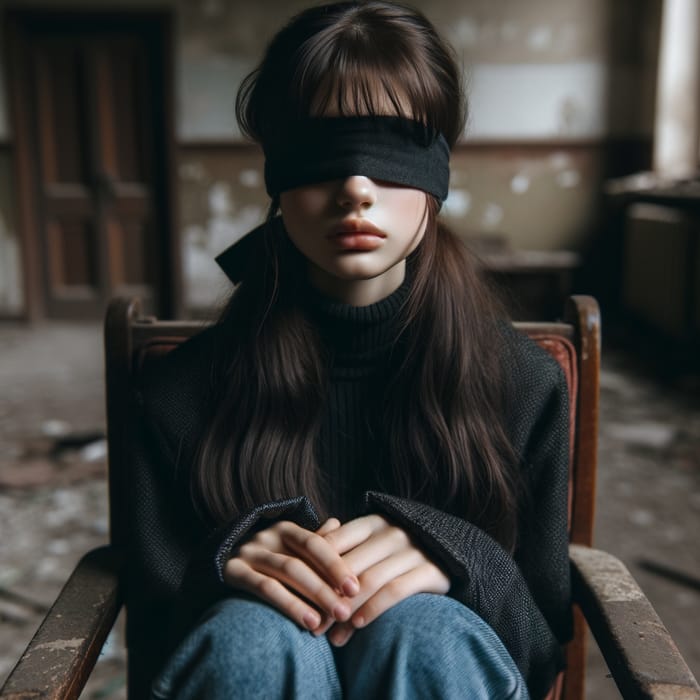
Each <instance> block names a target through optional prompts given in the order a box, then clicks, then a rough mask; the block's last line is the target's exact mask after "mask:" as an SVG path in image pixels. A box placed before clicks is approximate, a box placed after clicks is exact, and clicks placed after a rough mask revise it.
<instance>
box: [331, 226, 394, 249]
mask: <svg viewBox="0 0 700 700" xmlns="http://www.w3.org/2000/svg"><path fill="white" fill-rule="evenodd" d="M329 238H331V239H332V240H333V241H334V242H335V243H336V245H338V247H339V248H341V249H342V250H374V249H375V248H379V246H381V245H382V242H383V240H384V239H385V238H386V233H384V231H382V230H381V229H380V228H379V227H377V226H375V225H374V224H373V223H372V222H371V221H368V220H366V219H347V220H346V221H343V222H341V223H340V225H339V226H337V227H336V228H335V229H333V232H332V233H331V234H330V236H329Z"/></svg>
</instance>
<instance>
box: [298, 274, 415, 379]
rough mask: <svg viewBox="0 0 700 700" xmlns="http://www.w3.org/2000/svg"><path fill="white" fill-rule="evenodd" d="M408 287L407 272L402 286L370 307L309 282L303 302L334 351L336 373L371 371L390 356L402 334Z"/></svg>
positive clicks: (328, 346) (325, 341) (329, 347)
mask: <svg viewBox="0 0 700 700" xmlns="http://www.w3.org/2000/svg"><path fill="white" fill-rule="evenodd" d="M409 289H410V281H409V274H408V271H407V274H406V277H404V280H403V282H402V283H401V285H400V286H399V288H398V289H396V291H394V292H393V293H392V294H390V295H389V296H388V297H385V298H384V299H381V300H380V301H378V302H376V303H374V304H370V305H369V306H352V305H350V304H345V303H342V302H339V301H336V300H334V299H330V298H329V297H327V296H325V295H323V294H322V293H321V292H319V291H318V290H316V289H315V288H314V287H312V286H311V285H310V284H309V285H307V287H306V290H305V293H304V295H303V302H302V303H303V304H304V306H305V307H306V311H307V313H308V315H309V318H310V319H311V321H312V322H313V323H314V325H315V326H316V327H317V329H318V331H319V334H320V336H321V339H322V340H323V342H324V343H325V345H326V347H327V348H328V350H329V351H330V353H331V356H332V366H333V374H335V375H337V374H340V375H347V374H350V375H353V376H354V375H356V374H365V373H369V372H372V370H373V369H376V368H378V366H379V365H380V363H381V361H382V359H384V358H386V357H388V355H389V353H390V351H391V348H392V347H393V345H394V343H395V341H396V339H397V336H398V333H399V327H398V326H399V324H398V317H399V312H400V310H401V307H402V306H403V304H404V302H405V301H406V299H407V297H408V291H409Z"/></svg>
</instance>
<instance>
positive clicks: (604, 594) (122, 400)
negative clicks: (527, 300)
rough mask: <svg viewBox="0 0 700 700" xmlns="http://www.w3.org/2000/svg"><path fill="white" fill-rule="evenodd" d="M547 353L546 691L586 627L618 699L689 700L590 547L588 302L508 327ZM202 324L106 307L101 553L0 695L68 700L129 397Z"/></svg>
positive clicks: (122, 492) (612, 564)
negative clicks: (555, 469)
mask: <svg viewBox="0 0 700 700" xmlns="http://www.w3.org/2000/svg"><path fill="white" fill-rule="evenodd" d="M516 326H517V327H519V328H520V329H521V330H522V331H524V332H525V333H527V334H528V335H530V336H531V337H532V338H533V339H534V340H535V341H536V342H538V343H539V344H540V345H542V346H543V347H544V348H545V349H547V350H548V351H549V352H550V353H552V355H553V356H554V357H555V358H556V359H557V360H558V361H559V362H560V364H561V365H562V367H563V368H564V371H565V373H566V375H567V380H568V382H569V388H570V394H571V399H572V406H571V408H572V412H571V434H572V437H573V440H572V453H571V479H570V509H569V512H570V518H569V521H570V522H569V525H570V527H569V530H570V542H571V546H570V559H571V566H572V576H573V595H574V602H575V612H574V614H575V637H574V639H573V641H572V642H571V643H570V644H569V645H568V649H567V655H568V662H569V663H568V669H567V671H566V672H565V674H564V675H563V677H560V679H559V681H558V683H557V686H556V687H555V689H554V690H553V692H552V693H551V694H550V695H551V696H552V697H557V698H563V699H565V700H582V698H583V681H584V670H585V628H586V623H587V625H588V626H589V627H590V628H591V630H592V631H593V634H594V636H595V638H596V640H597V643H598V645H599V646H600V649H601V651H602V653H603V656H604V657H605V659H606V662H607V664H608V666H609V669H610V671H611V673H612V676H613V678H614V679H615V682H616V683H617V685H618V688H619V689H620V692H621V694H622V696H623V697H625V698H658V699H659V700H660V699H661V698H664V699H666V698H683V699H684V700H690V699H696V700H698V699H700V687H699V686H698V684H697V681H696V680H695V678H694V677H693V675H692V673H691V672H690V670H689V669H688V667H687V665H686V664H685V662H684V660H683V658H682V657H681V656H680V654H679V652H678V650H677V648H676V646H675V644H674V643H673V640H672V639H671V637H670V635H669V633H668V632H667V630H666V628H665V627H664V625H663V623H662V622H661V620H660V619H659V617H658V616H657V615H656V613H655V611H654V610H653V608H652V607H651V605H650V603H649V602H648V600H647V599H646V597H645V596H644V594H643V593H642V591H641V590H640V589H639V587H638V586H637V584H636V583H635V581H634V580H633V579H632V577H631V575H630V574H629V572H628V571H627V569H626V568H625V567H624V566H623V565H622V564H621V563H620V562H619V561H618V560H617V559H616V558H615V557H613V556H611V555H610V554H607V553H605V552H601V551H597V550H595V549H591V542H592V533H593V507H594V498H595V471H596V452H597V429H598V381H599V369H600V364H599V363H600V317H599V312H598V306H597V303H596V301H595V300H594V299H592V298H591V297H585V296H578V297H570V298H569V299H568V301H567V307H566V310H565V322H562V323H518V324H516ZM201 328H202V324H197V323H193V322H163V321H157V320H155V319H153V318H143V317H142V316H141V313H140V304H139V302H138V300H135V299H132V300H127V299H116V300H114V301H113V302H112V303H111V304H110V306H109V309H108V312H107V318H106V323H105V353H106V381H107V421H108V438H109V485H110V509H111V512H110V527H111V530H110V544H109V545H108V546H106V547H102V548H99V549H96V550H93V551H91V552H89V553H88V554H86V555H85V557H84V558H83V559H82V560H81V561H80V563H79V564H78V565H77V567H76V569H75V571H74V572H73V574H72V576H71V577H70V579H69V580H68V582H67V583H66V585H65V587H64V588H63V590H62V592H61V594H60V595H59V597H58V598H57V600H56V602H55V603H54V605H53V607H52V608H51V610H50V611H49V613H48V614H47V615H46V618H45V619H44V621H43V622H42V623H41V626H40V627H39V629H38V631H37V632H36V634H35V636H34V638H33V639H32V641H31V642H30V644H29V646H28V647H27V649H26V651H25V652H24V654H23V656H22V657H21V659H20V660H19V662H18V663H17V665H16V667H15V668H14V670H13V671H12V673H11V674H10V676H9V677H8V679H7V681H6V683H5V685H4V686H3V688H2V690H0V698H2V699H3V700H10V699H12V700H19V699H20V698H21V699H25V698H76V697H78V695H79V694H80V691H81V689H82V687H83V686H84V684H85V682H86V680H87V677H88V676H89V674H90V672H91V670H92V667H93V665H94V663H95V661H96V659H97V656H98V654H99V652H100V649H101V648H102V645H103V643H104V640H105V638H106V636H107V634H108V632H109V630H110V629H111V627H112V625H113V623H114V621H115V618H116V616H117V613H118V612H119V609H120V607H121V605H122V596H121V591H120V581H121V580H122V578H123V576H124V571H125V566H126V557H125V556H124V548H125V531H126V530H125V523H124V522H123V518H124V512H125V509H124V508H123V502H124V501H123V499H125V498H126V497H127V495H128V493H129V491H128V484H126V483H124V475H125V473H126V470H125V469H124V465H123V462H124V454H125V451H124V446H125V445H126V444H128V440H129V435H128V434H127V432H126V431H127V429H126V425H127V421H125V420H124V419H123V418H124V416H125V411H127V410H128V406H129V396H130V392H131V390H132V386H133V384H134V379H135V377H136V375H137V374H138V372H141V371H148V370H147V368H148V360H149V358H151V357H153V356H154V355H156V354H159V353H163V352H168V351H169V350H171V349H172V348H173V347H175V346H176V345H177V344H178V343H180V342H182V341H183V340H185V339H186V338H188V337H190V336H191V335H193V334H195V333H196V332H197V331H199V330H200V329H201Z"/></svg>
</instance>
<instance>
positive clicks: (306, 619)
mask: <svg viewBox="0 0 700 700" xmlns="http://www.w3.org/2000/svg"><path fill="white" fill-rule="evenodd" d="M461 86H462V82H461V77H460V73H459V70H458V69H457V66H456V62H455V59H454V56H453V54H452V52H451V50H450V49H449V47H448V46H447V45H446V44H445V42H444V41H443V40H442V39H441V38H440V37H439V36H438V34H437V33H436V31H435V29H434V27H433V26H432V25H431V24H430V23H429V22H428V20H427V19H426V18H425V17H424V16H423V15H422V14H420V13H419V12H417V11H415V10H412V9H409V8H407V7H404V6H402V5H399V4H396V3H393V2H379V1H376V0H370V1H368V2H341V3H338V4H331V5H325V6H321V7H314V8H311V9H308V10H306V11H304V12H302V13H301V14H299V15H297V16H296V17H294V18H293V19H292V20H291V21H290V22H289V23H288V24H287V25H286V26H285V27H284V28H283V29H282V30H281V31H279V33H278V34H277V35H276V36H275V37H274V38H273V40H272V42H271V43H270V45H269V47H268V49H267V51H266V53H265V56H264V58H263V60H262V63H261V64H260V66H259V68H258V69H257V70H255V71H254V72H253V73H252V74H251V75H249V76H248V77H247V78H246V79H245V81H244V82H243V84H242V86H241V88H240V90H239V92H238V96H237V116H238V120H239V123H240V125H241V128H242V131H243V132H244V133H245V134H246V135H247V136H249V137H250V138H251V139H253V140H255V141H256V142H257V143H259V144H260V145H261V146H262V148H263V151H264V154H265V183H266V187H267V190H268V193H269V195H270V197H271V204H270V210H269V216H268V218H267V220H266V222H265V223H264V224H263V225H262V226H260V227H259V228H258V229H256V230H254V231H253V232H251V233H250V234H248V236H246V237H245V238H244V239H243V240H242V241H241V242H240V243H238V244H237V245H235V246H233V248H231V249H229V250H228V251H226V252H225V253H224V254H223V255H222V256H220V258H219V262H220V264H221V265H222V267H223V268H224V270H225V271H226V272H227V273H228V274H229V276H230V277H231V279H232V280H233V281H234V282H235V283H236V287H235V290H234V292H233V294H232V297H231V300H230V303H229V304H228V305H227V308H226V309H225V310H224V312H223V314H222V316H221V318H220V320H219V322H218V323H216V324H214V325H213V326H211V327H209V328H208V329H207V330H205V331H203V332H201V333H200V334H198V335H197V336H196V337H195V338H194V339H192V340H191V341H188V342H187V343H185V344H184V345H182V346H181V347H180V348H178V349H177V350H175V351H174V352H172V353H170V354H169V355H167V356H166V357H165V358H164V359H163V360H161V361H159V362H158V363H157V364H156V366H155V367H153V368H152V370H151V371H149V372H148V373H147V377H146V379H145V381H144V384H143V386H142V387H141V388H140V391H139V392H138V399H139V411H138V420H137V421H136V428H137V430H138V433H139V436H140V439H139V440H137V441H136V444H135V446H134V455H133V464H134V470H133V474H132V477H131V478H132V483H133V484H134V489H133V493H132V495H131V500H132V502H133V512H132V514H131V516H132V517H131V520H132V522H133V523H134V524H135V527H134V529H133V535H132V538H133V543H134V560H135V565H134V566H133V567H131V569H132V572H133V574H132V578H131V580H130V585H129V589H128V593H127V595H128V603H129V618H128V639H129V647H130V662H129V664H130V676H131V678H130V684H131V688H132V689H133V694H134V696H135V697H138V696H139V695H140V694H146V693H147V692H148V690H147V689H148V688H149V686H151V693H152V694H153V697H156V698H214V699H215V698H265V699H270V698H282V697H284V698H287V697H294V698H303V699H306V698H324V699H326V698H341V697H346V698H526V697H528V693H529V694H530V695H531V696H532V697H536V698H538V697H543V696H544V695H545V694H546V693H547V692H548V691H549V689H550V687H551V686H552V683H553V682H554V680H555V678H556V676H557V673H558V672H559V671H560V670H561V668H562V654H561V644H562V643H563V642H565V641H566V640H567V639H568V637H569V636H570V618H569V603H570V601H569V577H568V570H569V569H568V557H567V536H566V520H567V468H568V467H567V465H568V415H567V401H568V399H567V394H566V383H565V380H564V379H563V375H562V373H561V372H560V370H559V367H558V365H557V364H556V362H555V361H553V360H552V359H551V358H550V357H549V356H548V355H547V354H546V353H545V352H544V351H542V350H540V349H539V348H538V347H537V346H536V345H535V344H534V343H532V342H530V341H529V340H528V339H527V338H525V337H524V336H522V335H520V334H518V333H517V332H515V331H514V330H513V329H512V326H511V325H510V323H509V322H507V320H505V319H504V318H503V317H502V315H500V314H499V313H498V310H497V308H498V307H497V305H496V304H495V303H494V301H493V300H492V298H491V296H490V294H489V293H488V291H487V290H486V289H485V287H484V285H483V284H482V282H481V281H480V279H479V275H478V274H477V271H476V268H475V265H474V261H473V260H472V259H471V257H470V255H469V254H468V253H467V252H466V251H465V249H464V248H463V246H462V245H461V244H460V243H459V241H458V239H456V238H455V236H454V235H453V234H451V233H450V232H449V231H448V230H447V229H446V228H445V227H444V226H443V225H442V224H441V223H440V221H439V219H438V212H439V210H440V207H441V205H442V203H443V201H444V200H445V198H446V197H447V193H448V184H449V155H450V151H451V149H452V148H453V146H454V144H455V142H456V141H457V139H458V137H459V136H460V134H462V132H463V129H464V121H465V109H464V98H463V94H462V88H461ZM154 679H155V680H154Z"/></svg>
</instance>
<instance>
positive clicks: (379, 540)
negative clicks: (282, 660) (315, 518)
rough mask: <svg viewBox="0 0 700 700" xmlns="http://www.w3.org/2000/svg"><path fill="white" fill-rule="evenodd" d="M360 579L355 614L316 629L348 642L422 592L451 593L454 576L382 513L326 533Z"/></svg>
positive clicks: (340, 643)
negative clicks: (366, 627) (394, 607)
mask: <svg viewBox="0 0 700 700" xmlns="http://www.w3.org/2000/svg"><path fill="white" fill-rule="evenodd" d="M324 537H325V539H326V540H327V541H328V542H329V543H330V544H331V545H333V547H334V548H335V550H336V551H337V552H338V554H340V555H342V558H343V561H344V562H346V563H347V564H348V566H349V567H350V569H351V571H352V572H353V573H354V574H355V575H356V576H357V578H358V579H359V581H360V592H359V593H358V594H357V595H355V596H353V597H352V598H349V599H348V602H349V603H350V605H351V609H352V616H351V617H350V620H348V621H347V622H337V623H335V624H333V622H334V621H333V620H328V621H326V622H325V624H322V625H321V627H319V628H317V629H316V630H314V634H316V635H320V634H324V633H325V632H327V631H328V630H329V629H330V628H331V626H332V629H330V632H329V633H328V638H329V640H330V641H331V643H332V644H334V645H335V646H343V645H344V644H346V643H347V641H348V640H349V639H350V637H352V635H353V633H354V631H355V630H356V629H358V628H360V627H364V626H365V625H368V624H369V623H370V622H372V621H373V620H375V619H376V618H377V617H379V616H380V615H381V614H382V613H383V612H385V611H386V610H388V609H389V608H391V607H393V606H394V605H396V604H397V603H399V602H401V601H402V600H404V599H405V598H408V597H409V596H411V595H414V594H416V593H439V594H445V593H447V591H448V590H449V589H450V579H449V578H448V576H447V575H446V574H445V573H444V572H443V571H442V569H440V568H439V567H438V566H437V565H436V564H435V563H434V562H433V561H431V560H430V559H429V558H428V557H427V556H426V555H425V553H424V552H423V550H422V549H419V548H418V547H416V546H415V545H414V544H413V542H412V541H411V539H410V537H409V536H408V534H407V533H406V531H405V530H403V529H402V528H400V527H397V526H396V525H393V524H392V523H390V522H389V521H388V520H386V519H385V518H384V517H382V516H381V515H366V516H363V517H361V518H356V519H355V520H351V521H349V522H347V523H345V524H344V525H341V526H340V527H338V528H336V529H335V530H333V531H332V532H328V533H326V534H325V535H324Z"/></svg>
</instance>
